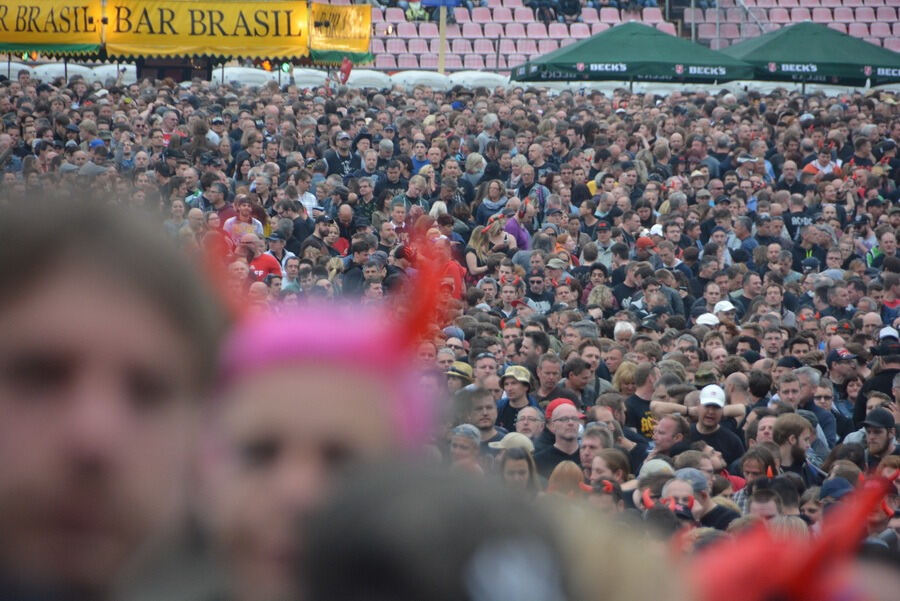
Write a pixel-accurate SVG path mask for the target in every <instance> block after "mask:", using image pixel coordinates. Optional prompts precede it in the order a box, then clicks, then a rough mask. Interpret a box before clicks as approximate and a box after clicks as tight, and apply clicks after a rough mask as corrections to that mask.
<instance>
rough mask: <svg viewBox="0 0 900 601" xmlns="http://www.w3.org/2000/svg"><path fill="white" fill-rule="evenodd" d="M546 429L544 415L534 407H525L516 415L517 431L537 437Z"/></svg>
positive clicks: (529, 436)
mask: <svg viewBox="0 0 900 601" xmlns="http://www.w3.org/2000/svg"><path fill="white" fill-rule="evenodd" d="M543 431H544V417H543V416H542V415H541V414H540V412H538V410H537V409H535V408H534V407H525V408H524V409H522V410H521V411H519V414H518V415H517V416H516V432H519V433H520V434H524V435H525V436H527V437H528V438H536V437H537V436H539V435H540V433H541V432H543Z"/></svg>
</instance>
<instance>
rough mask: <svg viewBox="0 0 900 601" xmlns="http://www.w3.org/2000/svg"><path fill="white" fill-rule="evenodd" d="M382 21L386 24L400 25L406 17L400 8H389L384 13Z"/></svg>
mask: <svg viewBox="0 0 900 601" xmlns="http://www.w3.org/2000/svg"><path fill="white" fill-rule="evenodd" d="M384 20H385V21H387V22H388V23H400V22H402V21H406V15H404V14H403V9H402V8H389V9H387V10H386V11H384Z"/></svg>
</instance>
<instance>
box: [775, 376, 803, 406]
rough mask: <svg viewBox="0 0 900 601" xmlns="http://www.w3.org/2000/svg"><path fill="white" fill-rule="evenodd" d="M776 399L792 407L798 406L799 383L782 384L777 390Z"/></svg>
mask: <svg viewBox="0 0 900 601" xmlns="http://www.w3.org/2000/svg"><path fill="white" fill-rule="evenodd" d="M778 398H780V399H781V400H782V401H784V402H785V403H788V404H789V405H791V406H792V407H796V406H797V405H799V404H800V382H784V383H782V384H781V386H779V388H778Z"/></svg>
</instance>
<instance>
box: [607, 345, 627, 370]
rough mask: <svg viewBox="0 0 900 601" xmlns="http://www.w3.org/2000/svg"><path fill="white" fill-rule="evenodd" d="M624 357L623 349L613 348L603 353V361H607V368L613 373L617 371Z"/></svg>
mask: <svg viewBox="0 0 900 601" xmlns="http://www.w3.org/2000/svg"><path fill="white" fill-rule="evenodd" d="M622 359H623V355H622V351H621V350H619V349H617V348H611V349H609V350H608V351H606V352H605V353H603V362H604V363H606V368H607V369H608V370H609V373H611V374H612V373H615V372H616V370H617V369H618V368H619V365H620V364H621V363H622Z"/></svg>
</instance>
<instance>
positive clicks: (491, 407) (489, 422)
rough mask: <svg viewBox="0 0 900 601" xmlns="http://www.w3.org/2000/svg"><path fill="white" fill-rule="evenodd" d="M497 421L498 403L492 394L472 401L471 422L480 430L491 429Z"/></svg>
mask: <svg viewBox="0 0 900 601" xmlns="http://www.w3.org/2000/svg"><path fill="white" fill-rule="evenodd" d="M496 421H497V403H495V402H494V399H493V398H491V397H490V396H483V397H481V398H479V399H478V400H476V401H475V402H474V403H472V411H471V412H470V413H469V423H470V424H472V425H473V426H475V427H476V428H478V429H479V430H490V429H491V428H493V427H494V422H496Z"/></svg>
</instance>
